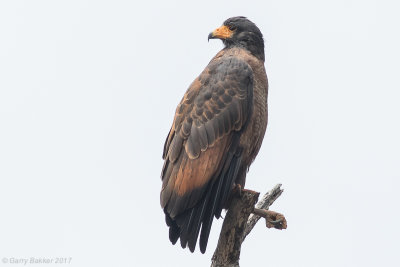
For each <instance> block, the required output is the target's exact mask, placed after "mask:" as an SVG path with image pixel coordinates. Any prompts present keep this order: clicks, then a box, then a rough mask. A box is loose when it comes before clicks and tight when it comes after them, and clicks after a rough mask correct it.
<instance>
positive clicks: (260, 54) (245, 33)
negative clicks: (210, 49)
mask: <svg viewBox="0 0 400 267" xmlns="http://www.w3.org/2000/svg"><path fill="white" fill-rule="evenodd" d="M208 39H221V40H222V42H223V43H224V45H225V47H228V48H229V47H233V46H240V47H243V48H245V49H247V50H249V51H250V52H251V53H252V54H253V55H254V56H256V57H257V58H259V59H261V60H263V61H264V59H265V56H264V39H263V35H262V33H261V31H260V29H259V28H258V27H257V26H256V25H255V24H254V23H253V22H251V21H250V20H248V19H247V18H245V17H232V18H229V19H227V20H225V22H224V23H223V24H222V26H221V27H219V28H217V29H216V30H215V31H213V32H211V33H210V34H209V35H208Z"/></svg>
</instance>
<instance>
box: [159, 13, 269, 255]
mask: <svg viewBox="0 0 400 267" xmlns="http://www.w3.org/2000/svg"><path fill="white" fill-rule="evenodd" d="M208 39H221V40H222V42H223V44H224V48H223V49H222V50H221V51H220V52H219V53H217V55H216V56H215V57H214V58H212V59H211V61H210V63H209V64H208V65H207V67H206V68H205V69H204V71H203V72H202V73H201V74H200V75H199V76H198V77H197V78H196V79H195V80H194V81H193V83H192V84H191V85H190V86H189V89H188V90H187V91H186V93H185V95H184V96H183V98H182V100H181V102H180V103H179V105H178V107H177V108H176V112H175V117H174V120H173V123H172V127H171V130H170V131H169V134H168V136H167V138H166V141H165V145H164V152H163V159H164V166H163V169H162V173H161V178H162V189H161V195H160V201H161V207H162V208H163V210H164V213H165V218H166V223H167V225H168V226H169V239H170V241H171V242H172V243H173V244H175V243H176V242H177V241H178V239H180V243H181V246H182V247H183V248H185V247H189V249H190V251H191V252H193V251H194V250H195V247H196V243H197V239H198V237H199V235H200V240H199V245H200V251H201V252H202V253H204V252H205V251H206V247H207V242H208V237H209V234H210V229H211V224H212V222H213V218H214V216H215V217H216V218H217V219H218V218H220V217H221V211H222V209H223V208H225V207H227V201H228V200H229V196H230V194H231V193H232V189H233V188H234V187H235V186H238V187H240V188H243V187H244V185H245V180H246V173H247V171H248V169H249V166H250V165H251V163H252V162H253V160H254V159H255V157H256V155H257V153H258V151H259V150H260V147H261V143H262V141H263V138H264V134H265V130H266V127H267V116H268V111H267V93H268V80H267V75H266V72H265V68H264V61H265V55H264V40H263V35H262V33H261V31H260V30H259V28H258V27H257V26H256V25H255V24H254V23H253V22H251V21H250V20H248V19H247V18H245V17H232V18H229V19H227V20H226V21H225V22H224V23H223V25H222V26H221V27H219V28H217V29H216V30H214V31H213V32H211V33H210V34H209V35H208ZM200 230H201V231H200Z"/></svg>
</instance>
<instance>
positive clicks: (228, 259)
mask: <svg viewBox="0 0 400 267" xmlns="http://www.w3.org/2000/svg"><path fill="white" fill-rule="evenodd" d="M280 187H281V184H278V185H276V186H275V187H274V188H273V189H272V190H271V191H269V192H268V193H266V194H265V195H264V196H263V198H262V200H261V201H260V202H259V203H258V204H257V205H256V208H254V204H255V203H256V202H257V200H258V196H259V194H260V193H258V192H255V191H251V190H241V191H240V195H239V196H235V197H233V198H232V201H231V203H230V205H229V208H228V212H227V214H226V217H225V220H224V223H223V225H222V229H221V233H220V236H219V240H218V245H217V248H216V249H215V252H214V255H213V257H212V260H211V267H222V266H224V267H239V257H240V250H241V246H242V242H243V241H244V239H245V238H246V236H247V235H248V234H249V233H250V231H251V230H252V229H253V227H254V225H255V224H256V223H257V221H258V220H259V219H260V217H264V218H266V221H267V227H268V226H271V227H274V228H278V229H282V228H283V229H284V228H286V220H285V217H284V216H283V215H282V214H280V213H277V212H273V211H268V210H267V209H268V208H269V206H271V205H272V203H274V201H275V200H276V199H277V198H278V197H279V196H280V195H281V194H282V192H283V190H282V189H281V188H280ZM251 213H257V214H251ZM250 214H251V215H250Z"/></svg>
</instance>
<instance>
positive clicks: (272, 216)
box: [253, 208, 287, 230]
mask: <svg viewBox="0 0 400 267" xmlns="http://www.w3.org/2000/svg"><path fill="white" fill-rule="evenodd" d="M253 213H254V214H256V215H258V216H261V217H263V218H265V223H266V225H267V227H268V228H275V229H279V230H282V229H286V228H287V222H286V219H285V216H283V214H280V213H278V212H275V211H272V210H265V209H257V208H254V212H253Z"/></svg>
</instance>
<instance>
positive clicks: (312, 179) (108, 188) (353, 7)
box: [0, 0, 400, 267]
mask: <svg viewBox="0 0 400 267" xmlns="http://www.w3.org/2000/svg"><path fill="white" fill-rule="evenodd" d="M399 10H400V4H399V2H398V1H377V0H376V1H372V0H335V1H316V0H314V1H310V0H305V1H294V0H292V1H290V0H287V1H286V0H284V1H249V0H248V1H233V0H232V1H206V0H205V1H196V2H194V1H147V2H145V1H140V2H138V1H118V0H117V1H86V0H79V1H54V0H51V1H50V0H49V1H38V0H36V1H32V0H30V1H16V0H15V1H1V2H0V189H1V191H2V192H1V194H0V212H1V219H0V266H20V265H22V263H11V262H10V260H12V259H24V258H28V259H30V258H31V257H35V258H47V259H54V258H57V257H64V258H67V259H71V260H70V262H69V264H64V266H71V267H72V266H73V267H75V266H77V267H78V266H79V267H80V266H82V267H86V266H98V267H103V266H104V267H106V266H171V267H176V266H189V265H190V266H208V265H209V264H210V259H211V256H212V254H213V251H214V249H215V247H216V242H217V238H218V235H219V231H220V227H221V223H222V220H218V221H214V224H213V228H212V232H211V237H210V241H209V245H208V250H207V252H206V254H204V255H203V254H201V253H200V252H199V250H198V249H197V250H196V252H195V253H193V254H192V253H190V252H189V250H187V249H186V250H183V249H182V248H180V246H172V245H171V244H170V242H169V240H168V228H167V226H166V225H165V221H164V214H163V212H162V210H161V207H160V204H159V192H160V188H161V180H160V172H161V167H162V159H161V154H162V148H163V143H164V140H165V137H166V135H167V133H168V131H169V127H170V126H171V123H172V119H173V115H174V112H175V107H176V105H177V104H178V102H179V101H180V99H181V97H182V95H183V93H184V92H185V90H186V89H187V87H188V86H189V84H190V83H191V81H192V80H193V79H194V78H195V77H196V76H197V75H198V74H199V73H200V72H201V71H202V70H203V68H204V67H205V66H206V65H207V63H208V62H209V60H210V59H211V58H212V57H213V56H214V55H215V54H216V53H217V52H218V51H219V50H220V49H221V48H222V43H221V42H220V41H219V40H210V42H209V43H208V42H207V35H208V33H209V32H210V31H212V30H213V29H215V28H216V27H218V26H220V25H221V24H222V22H223V21H224V20H225V19H227V18H229V17H232V16H237V15H242V16H247V17H248V18H249V19H251V20H252V21H253V22H255V23H256V24H257V25H258V26H259V28H260V29H261V31H262V32H263V34H264V37H265V43H266V49H265V50H266V62H265V66H266V70H267V73H268V77H269V81H270V94H269V110H270V119H269V125H268V129H267V133H266V137H265V139H264V144H263V146H262V148H261V151H260V154H259V156H258V158H257V159H256V161H255V163H254V164H253V165H252V167H251V168H250V172H249V174H248V176H247V184H246V186H247V187H248V188H249V189H253V190H256V191H260V192H262V193H265V192H266V191H268V190H269V189H271V188H272V187H273V186H274V185H275V184H277V183H282V184H283V188H284V189H285V192H284V194H283V195H282V196H281V197H280V198H279V199H278V200H277V202H276V203H275V204H274V205H273V206H272V209H273V210H276V211H279V212H282V213H284V214H285V215H286V218H287V220H288V229H287V230H286V231H278V230H272V229H266V228H265V226H264V223H261V222H260V223H259V224H258V225H257V226H256V227H255V229H254V230H253V232H252V233H251V234H250V235H249V236H248V238H247V239H246V241H245V243H244V244H243V246H242V254H241V261H240V263H241V266H278V267H281V266H285V267H286V266H295V267H297V266H304V267H310V266H315V267H320V266H324V267H325V266H327V267H338V266H340V267H346V266H349V267H352V266H363V267H366V266H400V260H399V247H400V244H399V239H400V230H399V225H400V215H399V204H400V196H399V193H398V191H399V185H400V182H399V179H400V167H399V165H400V160H399V159H400V152H399V151H400V141H399V137H400V120H399V115H400V106H399V101H400V81H399V74H400V63H399V62H400V52H399V49H400V34H399V26H400V18H399V14H398V13H399ZM4 259H6V260H5V261H4ZM6 261H8V262H6ZM35 266H46V267H49V266H60V265H59V264H58V265H57V264H54V263H53V264H52V263H49V264H45V263H43V264H37V265H35Z"/></svg>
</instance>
